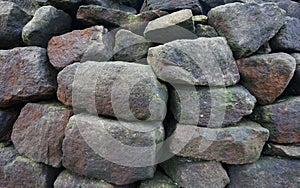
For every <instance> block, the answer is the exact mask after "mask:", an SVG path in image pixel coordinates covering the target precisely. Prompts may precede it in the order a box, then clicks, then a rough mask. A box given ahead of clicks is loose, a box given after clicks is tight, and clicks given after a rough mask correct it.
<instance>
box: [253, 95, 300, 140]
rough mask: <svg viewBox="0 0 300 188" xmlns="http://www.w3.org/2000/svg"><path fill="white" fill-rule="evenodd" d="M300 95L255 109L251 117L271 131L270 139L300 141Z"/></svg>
mask: <svg viewBox="0 0 300 188" xmlns="http://www.w3.org/2000/svg"><path fill="white" fill-rule="evenodd" d="M299 112H300V97H289V98H286V99H282V100H279V101H276V102H275V103H274V104H270V105H266V106H260V107H257V108H255V109H254V112H253V114H252V115H251V119H252V120H254V121H257V122H258V123H260V124H261V125H262V126H263V127H265V128H267V129H269V131H270V141H272V142H276V143H282V144H288V143H298V142H300V123H299V122H300V116H299Z"/></svg>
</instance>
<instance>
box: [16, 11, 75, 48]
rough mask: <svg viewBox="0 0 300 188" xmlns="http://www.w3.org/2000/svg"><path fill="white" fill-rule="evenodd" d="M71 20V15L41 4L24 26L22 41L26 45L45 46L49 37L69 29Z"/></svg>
mask: <svg viewBox="0 0 300 188" xmlns="http://www.w3.org/2000/svg"><path fill="white" fill-rule="evenodd" d="M71 22H72V19H71V17H70V16H69V15H68V14H66V13H65V12H63V11H62V10H58V9H56V8H55V7H52V6H43V7H41V8H39V9H38V10H37V11H36V12H35V14H34V16H33V18H32V20H30V22H28V23H27V24H26V25H25V26H24V28H23V31H22V38H23V41H24V42H25V43H26V44H27V45H31V46H41V47H47V45H48V41H49V40H50V39H51V37H53V36H56V35H61V34H64V33H66V32H68V31H69V30H70V29H71V24H72V23H71ZM53 26H55V27H53Z"/></svg>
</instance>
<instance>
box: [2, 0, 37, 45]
mask: <svg viewBox="0 0 300 188" xmlns="http://www.w3.org/2000/svg"><path fill="white" fill-rule="evenodd" d="M30 19H31V16H30V15H28V14H27V13H26V12H24V11H23V10H22V9H21V8H20V7H19V6H18V5H17V4H15V3H13V2H7V1H0V28H1V30H0V41H1V43H0V49H9V48H13V47H16V46H20V45H22V44H23V42H22V37H21V35H22V28H23V27H24V26H25V24H26V23H27V22H29V20H30Z"/></svg>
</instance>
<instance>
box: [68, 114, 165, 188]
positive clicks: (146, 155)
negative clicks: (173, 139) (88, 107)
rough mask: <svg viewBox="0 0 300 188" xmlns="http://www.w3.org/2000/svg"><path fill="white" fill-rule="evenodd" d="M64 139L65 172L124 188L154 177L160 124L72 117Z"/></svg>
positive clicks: (81, 116)
mask: <svg viewBox="0 0 300 188" xmlns="http://www.w3.org/2000/svg"><path fill="white" fill-rule="evenodd" d="M133 129H134V130H133ZM141 131H142V132H141ZM65 135H66V136H65V139H64V141H63V165H64V167H65V168H67V169H68V170H70V171H72V172H76V173H77V174H80V175H84V176H86V177H90V178H97V179H102V180H105V181H106V182H109V183H114V184H117V185H124V184H129V183H133V182H136V181H139V180H143V179H147V178H152V177H153V175H154V172H155V165H154V164H155V162H156V149H157V143H159V142H161V141H162V140H163V139H164V129H163V126H162V124H161V122H157V123H154V122H150V123H148V124H147V123H146V124H145V123H144V122H142V123H139V122H136V123H129V122H127V123H126V122H119V121H116V120H109V119H104V118H101V117H97V116H91V115H88V114H79V115H75V116H73V117H71V119H70V121H69V123H68V126H67V129H66V133H65ZM142 148H146V149H142Z"/></svg>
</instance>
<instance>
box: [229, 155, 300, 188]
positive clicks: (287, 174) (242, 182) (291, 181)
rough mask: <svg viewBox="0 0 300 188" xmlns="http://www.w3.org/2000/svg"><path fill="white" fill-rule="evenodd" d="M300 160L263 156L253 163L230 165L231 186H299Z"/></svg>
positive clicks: (238, 187)
mask: <svg viewBox="0 0 300 188" xmlns="http://www.w3.org/2000/svg"><path fill="white" fill-rule="evenodd" d="M299 168H300V161H299V160H290V159H280V158H275V157H262V158H261V159H260V160H258V161H257V162H255V163H253V164H247V165H237V166H235V165H230V166H228V174H229V177H230V184H229V186H228V187H229V188H240V187H244V188H252V187H266V188H267V187H295V188H296V187H298V186H299V184H300V180H299V178H298V177H299V176H300V171H299Z"/></svg>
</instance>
